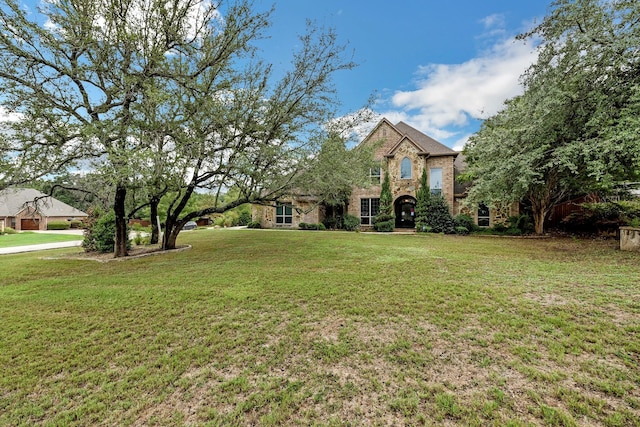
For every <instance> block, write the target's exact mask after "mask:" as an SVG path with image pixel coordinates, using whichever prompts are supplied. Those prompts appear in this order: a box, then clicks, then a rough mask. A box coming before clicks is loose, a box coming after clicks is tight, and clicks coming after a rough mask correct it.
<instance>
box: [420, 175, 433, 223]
mask: <svg viewBox="0 0 640 427" xmlns="http://www.w3.org/2000/svg"><path fill="white" fill-rule="evenodd" d="M430 201H431V191H430V189H429V185H428V184H427V168H424V169H422V176H421V177H420V187H419V188H418V190H417V191H416V230H417V231H418V232H423V231H430V230H429V229H428V224H427V216H428V209H429V202H430Z"/></svg>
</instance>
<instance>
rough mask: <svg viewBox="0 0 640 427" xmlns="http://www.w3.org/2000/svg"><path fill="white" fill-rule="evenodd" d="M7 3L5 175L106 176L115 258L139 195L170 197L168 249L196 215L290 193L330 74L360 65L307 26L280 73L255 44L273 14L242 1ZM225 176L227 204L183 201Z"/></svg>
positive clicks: (329, 95)
mask: <svg viewBox="0 0 640 427" xmlns="http://www.w3.org/2000/svg"><path fill="white" fill-rule="evenodd" d="M5 3H6V5H5V6H3V7H2V8H0V91H2V92H3V94H4V97H3V98H2V104H3V107H4V108H6V109H7V110H8V111H10V112H14V113H18V114H19V115H20V117H21V119H20V120H19V121H17V122H15V123H13V124H12V125H11V127H12V129H10V130H12V133H11V138H12V142H11V144H12V145H11V147H12V148H13V149H14V152H15V153H16V157H15V159H16V160H15V162H13V164H14V165H13V168H12V169H11V170H9V171H7V172H6V174H7V175H14V176H16V177H18V176H20V175H19V174H23V175H25V176H31V177H38V176H43V175H46V174H57V173H63V172H65V171H66V170H68V169H69V168H73V167H76V168H78V167H86V168H91V169H92V170H94V171H95V173H96V174H100V175H102V176H104V177H105V179H104V181H103V182H104V183H105V185H106V186H108V187H109V188H111V189H112V191H111V193H112V198H111V200H112V201H113V209H114V212H115V218H116V239H115V241H116V244H115V249H114V253H115V256H125V255H126V254H127V246H126V241H127V235H126V222H127V218H128V217H129V216H130V215H132V213H133V212H135V211H136V210H138V209H140V207H141V206H142V205H144V204H148V205H149V206H150V207H151V210H152V211H157V209H158V206H159V205H160V201H161V200H163V199H166V200H167V208H166V211H165V212H164V217H165V219H166V221H165V222H166V229H165V233H164V236H163V242H162V246H163V248H165V249H171V248H174V247H175V242H176V238H177V236H178V233H179V232H180V230H181V228H182V226H183V225H184V224H185V223H186V222H187V221H189V220H191V219H194V218H196V217H198V216H202V215H207V214H211V213H216V212H224V211H226V210H229V209H232V208H234V207H236V206H239V205H241V204H244V203H247V202H268V201H271V200H276V199H277V198H278V197H280V196H281V195H282V194H283V193H285V192H286V191H288V190H290V188H291V186H292V185H293V183H294V178H295V177H297V176H299V174H300V171H301V170H304V169H305V167H306V166H307V165H308V163H309V159H310V158H311V154H312V153H314V152H315V151H316V150H317V148H318V147H317V146H315V145H314V141H317V139H316V138H313V135H314V134H315V133H318V132H320V129H319V127H320V126H321V125H322V124H323V123H327V122H328V121H329V119H330V118H331V117H333V114H334V108H335V105H336V104H337V99H336V98H335V90H334V87H333V85H332V80H331V76H332V75H333V73H334V72H336V71H340V70H347V69H350V68H351V67H353V66H354V64H353V62H352V61H350V60H349V59H348V58H345V57H344V55H343V53H344V46H341V45H340V44H338V42H337V37H336V35H335V33H334V32H333V31H330V30H329V31H320V30H318V29H317V28H315V27H313V26H310V27H309V28H308V31H307V33H306V34H304V35H303V36H302V37H301V38H300V43H299V50H298V51H296V52H294V55H293V61H292V66H291V69H290V70H289V71H288V72H286V73H285V74H284V76H283V77H282V78H281V79H279V80H277V81H275V80H274V79H273V77H272V74H271V66H270V65H269V64H265V63H263V62H261V61H260V60H259V59H258V58H257V56H256V50H255V48H254V47H253V45H252V43H253V42H254V41H255V40H257V39H259V38H260V37H262V36H263V33H264V30H265V29H266V28H267V26H268V24H269V17H270V11H267V12H255V11H254V7H255V4H254V3H253V2H250V1H249V0H238V1H237V2H225V1H222V2H202V1H198V0H181V1H176V2H170V3H167V2H165V1H159V0H158V1H156V0H152V1H146V0H123V1H118V2H113V1H109V0H97V1H96V0H59V1H55V2H51V3H49V4H48V7H47V8H46V9H43V11H42V12H41V13H42V15H44V16H41V15H38V14H35V13H34V14H32V15H29V14H27V13H26V12H25V11H24V9H23V8H22V6H21V4H19V3H18V1H17V0H7V1H6V2H5ZM45 21H46V22H47V25H43V24H42V23H43V22H45ZM310 135H311V138H310ZM232 186H237V187H238V188H239V189H240V194H241V195H240V197H239V198H238V199H236V200H235V201H234V202H232V203H230V204H221V203H219V204H215V205H213V206H208V207H206V208H203V209H199V210H195V211H190V212H189V211H188V210H186V209H187V206H188V204H189V200H190V198H191V197H192V196H193V194H195V193H196V191H199V190H203V189H204V190H209V191H216V190H220V189H226V188H230V187H232ZM132 193H134V194H132ZM128 204H129V207H128ZM156 214H158V213H157V212H156Z"/></svg>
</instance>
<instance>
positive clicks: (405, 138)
mask: <svg viewBox="0 0 640 427" xmlns="http://www.w3.org/2000/svg"><path fill="white" fill-rule="evenodd" d="M405 141H406V142H407V143H409V144H411V145H413V146H414V147H415V148H416V150H418V155H419V156H428V155H429V152H427V151H424V148H423V147H422V146H420V145H418V143H416V142H415V141H414V140H413V139H411V138H410V137H409V136H407V135H404V136H403V137H402V138H400V141H398V142H397V143H396V145H394V146H393V148H391V150H389V152H388V153H387V154H385V156H386V157H393V156H395V154H396V150H397V149H398V148H399V147H400V146H401V145H402V144H403V143H404V142H405Z"/></svg>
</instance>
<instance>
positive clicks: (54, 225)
mask: <svg viewBox="0 0 640 427" xmlns="http://www.w3.org/2000/svg"><path fill="white" fill-rule="evenodd" d="M70 228H71V223H70V222H69V221H50V222H48V223H47V230H68V229H70Z"/></svg>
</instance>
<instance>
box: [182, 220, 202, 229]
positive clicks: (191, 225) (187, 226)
mask: <svg viewBox="0 0 640 427" xmlns="http://www.w3.org/2000/svg"><path fill="white" fill-rule="evenodd" d="M197 227H198V224H196V223H195V222H194V221H188V222H187V223H186V224H185V225H183V226H182V229H183V230H193V229H194V228H197Z"/></svg>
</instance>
